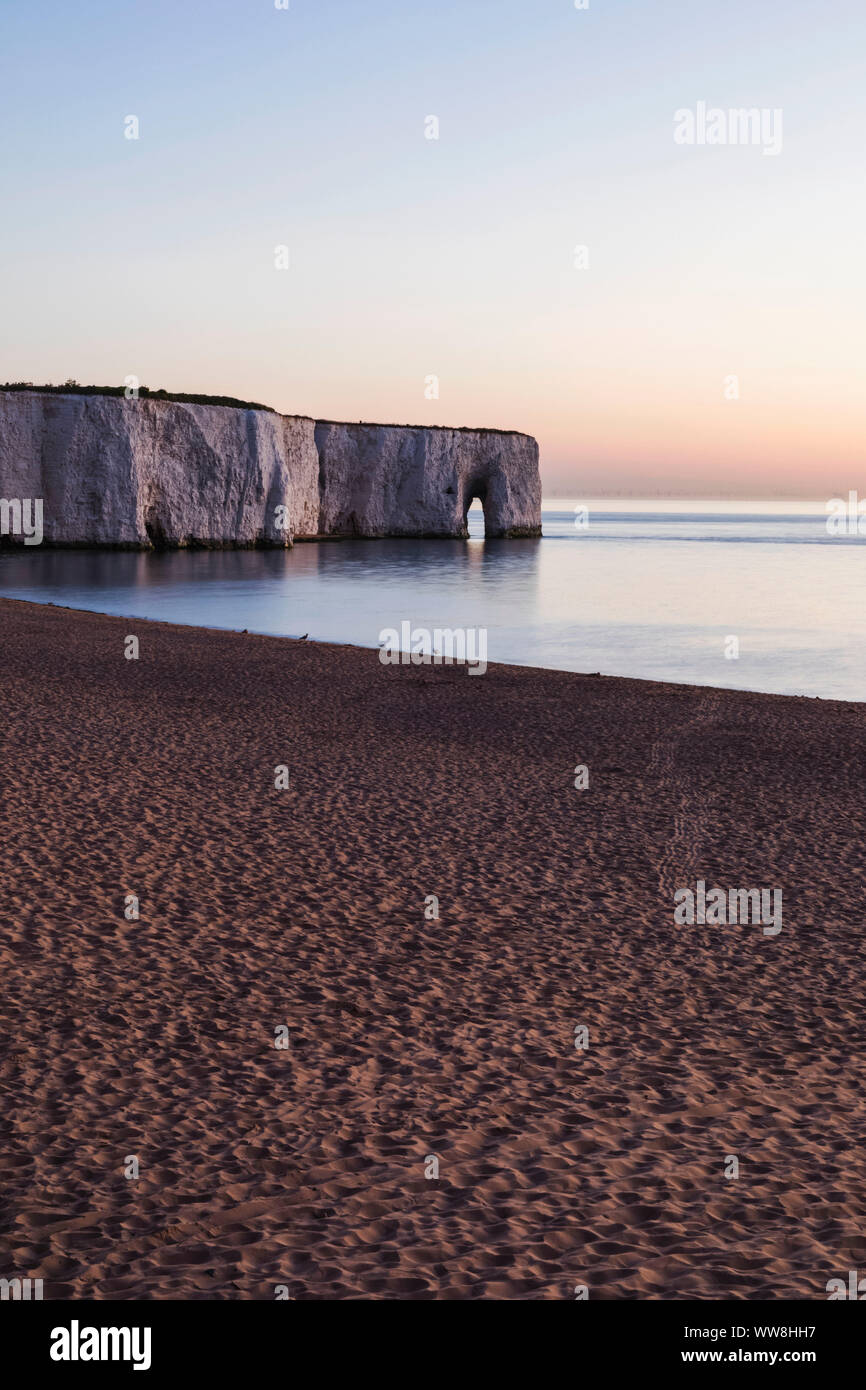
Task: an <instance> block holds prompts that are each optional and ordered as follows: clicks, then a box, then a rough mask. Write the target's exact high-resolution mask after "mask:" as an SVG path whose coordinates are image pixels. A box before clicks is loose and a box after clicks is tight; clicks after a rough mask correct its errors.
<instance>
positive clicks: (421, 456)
mask: <svg viewBox="0 0 866 1390" xmlns="http://www.w3.org/2000/svg"><path fill="white" fill-rule="evenodd" d="M316 444H317V446H318V450H319V463H320V482H321V489H320V490H321V510H320V530H321V531H322V532H323V533H325V534H328V535H356V536H465V535H466V534H467V531H466V513H467V511H468V510H469V504H470V502H471V501H472V499H473V498H475V497H478V498H480V500H481V502H482V504H483V506H484V516H485V531H486V534H487V535H488V536H540V535H541V480H540V478H539V473H538V445H537V444H536V442H535V440H534V439H531V438H530V437H529V435H526V434H506V433H502V432H499V431H496V430H457V429H438V428H425V427H424V426H421V425H418V426H410V425H406V426H403V425H345V424H331V423H330V422H327V421H320V422H319V424H317V425H316Z"/></svg>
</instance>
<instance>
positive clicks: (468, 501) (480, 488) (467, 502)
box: [463, 483, 491, 536]
mask: <svg viewBox="0 0 866 1390" xmlns="http://www.w3.org/2000/svg"><path fill="white" fill-rule="evenodd" d="M473 502H480V504H481V510H482V512H483V513H484V534H485V536H487V535H488V533H489V532H490V529H491V528H490V519H489V516H488V513H487V484H486V483H471V484H470V485H469V487H467V489H466V493H465V495H464V498H463V534H464V535H465V536H468V535H469V509H470V507H471V506H472V503H473Z"/></svg>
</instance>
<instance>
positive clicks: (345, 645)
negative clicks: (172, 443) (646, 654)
mask: <svg viewBox="0 0 866 1390" xmlns="http://www.w3.org/2000/svg"><path fill="white" fill-rule="evenodd" d="M327 539H344V538H343V537H337V538H334V537H328V538H327ZM5 603H14V604H21V605H23V606H26V607H32V608H55V609H57V610H59V611H60V612H63V613H85V614H88V615H90V616H92V617H95V618H112V619H115V620H116V621H118V622H121V621H122V622H127V623H133V622H134V623H146V624H148V625H149V626H151V627H167V628H177V629H178V630H180V631H183V632H209V633H225V634H231V633H234V634H235V635H236V636H238V637H267V638H269V639H272V640H273V641H276V642H301V641H303V642H305V643H307V642H308V643H309V644H310V645H311V646H312V645H315V646H321V647H336V648H339V649H340V650H346V649H348V650H350V651H357V652H365V653H367V652H375V651H377V650H378V648H377V647H361V646H358V645H357V643H355V642H336V641H325V640H324V639H320V638H315V637H296V636H294V635H292V634H290V633H283V632H257V631H255V630H254V629H252V628H238V627H207V626H205V625H204V624H202V623H178V622H170V621H169V620H168V619H165V618H142V617H140V616H139V615H137V614H135V613H107V612H106V611H105V610H104V609H102V608H75V607H72V606H71V605H69V604H66V603H57V602H55V601H54V600H53V599H45V600H42V601H40V600H37V599H29V598H27V599H25V598H10V597H9V595H8V594H0V605H2V604H5ZM464 664H465V663H461V662H457V661H455V662H453V663H452V664H451V665H450V666H449V665H447V664H446V663H445V662H442V663H441V667H442V668H444V669H445V670H459V669H460V667H461V666H463V665H464ZM429 665H430V666H431V667H433V668H434V669H435V663H432V662H431V663H429ZM487 667H488V670H495V668H497V667H502V669H503V670H506V671H525V672H538V673H539V674H540V675H546V674H550V675H561V676H575V677H577V678H579V679H588V680H605V681H615V682H617V683H620V682H621V683H623V684H630V685H647V686H660V687H663V688H666V689H673V690H690V691H706V692H708V693H713V692H717V693H719V694H730V695H750V696H754V695H760V696H762V697H763V698H765V699H767V700H808V701H816V700H818V701H820V702H821V703H822V704H825V705H841V706H843V707H849V706H850V707H851V708H854V709H857V708H859V707H860V706H861V705H864V704H866V696H864V698H863V700H840V699H837V698H836V697H835V696H829V695H805V694H792V693H789V692H785V693H781V692H779V691H774V690H753V689H751V688H748V689H747V688H744V687H743V686H739V685H694V684H691V683H690V682H688V681H663V680H652V679H651V678H650V677H648V676H615V675H610V674H609V673H608V672H605V671H570V670H565V669H564V668H563V667H561V666H524V665H521V664H520V663H518V662H509V661H489V662H488V663H487ZM416 669H418V670H424V669H427V667H426V665H425V666H420V667H417V668H416Z"/></svg>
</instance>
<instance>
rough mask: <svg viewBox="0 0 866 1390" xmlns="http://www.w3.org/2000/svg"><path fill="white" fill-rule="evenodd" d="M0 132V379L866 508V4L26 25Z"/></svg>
mask: <svg viewBox="0 0 866 1390" xmlns="http://www.w3.org/2000/svg"><path fill="white" fill-rule="evenodd" d="M700 103H703V104H704V107H705V109H707V110H709V111H712V110H714V109H718V110H720V111H721V112H722V113H723V114H724V113H727V112H728V111H730V110H734V109H737V108H757V109H758V110H760V111H766V112H767V113H768V114H767V118H766V119H767V120H768V121H769V120H770V118H771V117H772V113H781V115H780V116H778V115H777V116H776V117H772V119H774V120H777V119H778V121H779V122H780V123H779V124H778V125H777V126H774V127H773V131H774V132H775V134H774V138H773V139H772V140H771V139H770V138H769V137H770V133H771V128H770V126H769V125H768V126H767V127H766V128H765V132H766V134H765V135H760V136H757V135H756V138H755V140H754V142H753V143H736V144H735V143H733V141H732V139H731V136H732V134H734V133H735V131H734V130H733V128H732V127H731V126H730V124H728V126H727V127H725V126H724V124H722V126H721V127H719V124H718V122H717V123H716V133H717V134H718V131H719V129H720V128H721V130H722V134H723V135H725V133H726V132H727V134H726V143H718V142H716V143H713V144H710V143H706V142H704V143H698V142H697V139H698V131H699V127H698V115H697V113H698V110H699V104H700ZM678 112H679V113H683V112H688V113H693V114H694V130H695V143H691V144H688V143H678V141H677V139H676V138H675V135H676V133H677V131H678V130H679V132H680V134H681V135H682V134H683V131H684V130H685V129H686V126H685V123H684V122H685V118H684V117H683V116H682V115H680V116H677V114H676V113H678ZM129 117H135V118H136V120H137V122H138V131H137V134H138V138H137V139H130V138H127V136H128V134H129V133H130V132H132V131H134V126H133V125H131V123H130V121H129V119H128V118H129ZM431 117H435V118H436V120H437V121H438V138H435V139H433V138H428V136H430V135H431V134H435V133H436V131H435V127H434V126H433V124H432V122H431V120H430V118H431ZM0 120H2V129H3V151H2V189H3V216H2V219H0V305H2V331H0V380H31V381H35V382H45V381H54V382H62V381H64V380H66V379H67V378H70V377H72V378H74V379H76V380H78V381H80V382H84V383H89V382H93V383H98V384H117V385H120V384H122V383H123V382H124V380H125V379H126V378H127V377H128V376H134V377H136V378H137V379H138V380H139V381H140V382H141V383H142V384H145V385H148V386H150V387H152V388H158V387H165V388H166V389H169V390H176V391H192V392H208V393H214V394H228V395H233V396H239V397H242V398H244V399H251V400H257V401H262V402H264V403H266V404H268V405H271V406H274V407H275V408H276V409H278V410H282V411H285V412H289V413H292V412H294V413H298V414H306V415H313V416H317V417H327V418H332V419H348V420H356V419H357V420H374V421H394V422H398V423H418V424H428V423H429V424H445V425H479V426H480V425H483V426H488V427H495V428H503V429H518V430H524V431H526V432H528V433H530V434H533V435H535V436H536V437H537V438H538V440H539V443H540V446H541V459H542V476H543V480H544V485H545V490H546V491H547V492H548V493H550V492H562V493H568V494H571V495H587V496H589V495H600V494H601V495H609V494H622V495H629V494H634V495H640V496H648V495H656V494H660V495H665V494H668V493H670V494H675V495H676V494H678V495H694V496H716V495H721V496H752V497H797V496H809V497H815V498H825V497H830V496H844V495H846V494H847V492H848V490H849V488H857V487H858V486H859V488H860V490H861V492H862V493H866V467H864V449H863V441H864V437H866V393H864V390H863V382H864V367H866V293H864V270H863V260H864V252H863V241H864V226H863V224H864V213H866V192H864V189H866V173H864V155H863V148H864V135H866V10H864V7H863V6H862V3H860V0H858V2H857V3H855V2H854V0H838V2H837V3H834V2H833V0H830V3H824V4H821V5H818V4H817V3H808V2H807V0H785V2H784V3H783V0H761V3H760V4H758V3H756V0H729V3H726V4H720V3H718V0H687V2H686V0H643V2H642V3H636V0H589V3H588V8H585V9H577V8H576V6H575V3H574V0H289V8H288V9H283V8H277V6H276V4H275V3H274V0H207V2H206V3H205V0H183V3H179V0H171V3H168V2H167V0H146V2H145V0H110V3H109V2H108V0H75V3H74V4H69V3H63V2H62V0H44V3H39V4H34V3H32V2H31V0H3V4H2V6H0ZM776 135H779V136H781V139H776V138H775V136H776ZM771 145H772V146H776V145H779V146H780V148H778V149H777V150H775V152H772V151H771V152H769V153H767V152H766V151H767V150H768V149H769V148H770V147H771ZM277 248H286V250H285V251H277ZM578 248H584V250H582V251H581V250H579V249H578ZM286 261H288V268H282V266H283V264H284V263H285V262H286Z"/></svg>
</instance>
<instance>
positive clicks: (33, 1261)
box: [0, 600, 866, 1299]
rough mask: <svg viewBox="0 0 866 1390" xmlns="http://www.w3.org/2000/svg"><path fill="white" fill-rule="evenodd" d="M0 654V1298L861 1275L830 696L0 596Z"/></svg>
mask: <svg viewBox="0 0 866 1390" xmlns="http://www.w3.org/2000/svg"><path fill="white" fill-rule="evenodd" d="M128 633H135V634H137V635H138V637H139V639H140V643H141V652H140V659H139V660H138V661H127V660H125V659H124V654H123V653H124V637H125V635H126V634H128ZM0 651H2V687H0V689H2V695H0V709H2V719H0V793H2V796H0V873H2V884H0V889H2V891H0V922H2V928H0V969H2V1014H3V1017H2V1029H0V1186H2V1223H0V1237H2V1239H0V1275H2V1276H5V1277H10V1278H11V1277H13V1276H14V1275H18V1276H20V1277H25V1276H27V1275H29V1276H31V1277H42V1278H43V1279H44V1281H45V1297H46V1298H60V1299H63V1298H69V1297H73V1296H74V1297H82V1298H96V1299H111V1298H114V1299H149V1298H255V1299H272V1298H274V1296H275V1289H276V1288H277V1286H285V1289H286V1291H287V1293H288V1295H289V1296H290V1297H292V1298H297V1299H302V1298H346V1297H374V1298H408V1299H412V1298H421V1299H435V1298H439V1299H444V1298H448V1299H455V1298H458V1299H459V1298H464V1299H466V1298H468V1299H476V1298H529V1299H536V1298H543V1299H551V1298H552V1299H564V1298H565V1299H571V1298H574V1296H575V1293H574V1290H575V1286H577V1285H580V1284H585V1285H587V1286H588V1289H589V1296H590V1298H607V1299H617V1298H620V1299H622V1298H665V1299H682V1298H784V1297H795V1298H804V1299H824V1298H826V1291H825V1286H826V1282H827V1280H828V1279H830V1278H833V1277H843V1278H845V1277H847V1271H848V1270H849V1269H853V1268H858V1269H860V1270H861V1271H864V1270H866V1182H864V1176H866V1174H864V1163H866V1160H864V1144H863V1140H864V1134H866V1097H864V1087H863V1082H862V1075H863V1040H864V1032H866V1023H864V1017H866V1009H864V1005H866V981H864V974H866V971H864V952H863V938H864V931H866V922H864V916H866V914H864V906H863V899H862V898H861V897H860V893H861V891H862V890H864V888H866V874H864V858H863V836H864V821H866V801H864V790H863V789H864V773H866V707H864V706H862V705H854V704H843V703H840V702H831V701H820V700H811V699H791V698H786V697H779V696H765V695H750V694H744V693H741V692H727V691H718V690H706V689H696V688H689V687H683V686H672V685H659V684H652V683H649V682H640V681H626V680H616V679H606V678H601V677H592V676H578V675H573V674H568V673H559V672H548V671H538V670H530V669H523V668H515V667H503V666H491V667H490V668H489V670H488V672H487V674H486V675H484V676H483V677H470V676H468V675H467V674H466V672H465V670H461V669H459V668H453V667H452V668H448V667H441V668H430V667H420V668H411V667H409V668H403V667H385V666H381V665H380V664H379V662H378V659H377V655H376V653H375V652H371V651H363V650H360V649H356V648H349V647H335V646H325V645H318V644H313V643H299V642H292V641H287V640H284V639H279V638H263V637H255V636H248V635H241V634H236V633H220V632H213V631H204V630H200V629H193V628H181V627H175V626H169V625H160V624H151V623H145V622H140V621H138V620H131V619H114V618H107V617H102V616H98V615H93V614H82V613H73V612H71V611H69V610H65V609H60V608H50V607H38V606H34V605H30V604H25V603H17V602H15V603H13V602H9V601H6V600H0ZM280 764H286V765H287V766H288V768H289V777H290V786H289V789H288V790H278V789H277V788H276V787H275V785H274V778H275V767H276V766H277V765H280ZM577 764H587V765H588V768H589V778H590V784H589V787H588V788H587V789H585V790H578V789H576V788H575V786H574V768H575V766H576V765H577ZM698 879H704V880H706V882H707V884H708V886H710V885H715V884H719V885H721V886H722V887H725V888H727V887H729V886H741V887H752V886H764V887H768V888H781V889H782V890H783V894H784V921H783V929H782V931H781V932H780V933H779V934H778V935H777V936H775V937H767V936H765V935H764V934H763V933H762V931H761V929H760V927H758V926H754V925H749V926H732V927H701V926H694V927H689V926H677V925H675V924H674V916H673V910H674V904H673V895H674V892H675V891H676V890H677V889H678V888H681V887H685V886H691V887H694V886H695V883H696V881H697V880H698ZM130 894H134V895H137V896H138V897H139V898H140V919H139V920H138V921H128V920H126V917H125V915H124V904H125V899H126V896H127V895H130ZM428 895H436V896H437V897H438V899H439V910H440V915H439V919H438V920H429V919H428V918H426V917H425V900H426V899H427V898H428ZM281 1026H285V1027H286V1028H287V1029H288V1042H289V1046H288V1047H287V1048H286V1049H281V1048H280V1049H278V1048H276V1047H275V1046H274V1043H275V1039H276V1038H277V1037H278V1035H277V1033H276V1031H275V1030H277V1029H278V1028H279V1027H281ZM580 1026H585V1027H586V1028H587V1029H588V1030H589V1045H588V1047H587V1049H586V1050H584V1051H578V1050H576V1048H575V1028H576V1027H580ZM578 1036H579V1035H578ZM728 1155H735V1156H737V1157H738V1160H739V1170H740V1171H739V1177H738V1178H737V1179H735V1180H729V1179H726V1177H725V1171H726V1158H727V1156H728ZM131 1156H135V1157H136V1158H137V1160H138V1163H139V1176H138V1177H137V1178H132V1179H129V1178H127V1177H125V1176H124V1169H125V1167H127V1168H129V1159H130V1157H131ZM433 1158H435V1159H436V1160H438V1167H439V1176H438V1178H429V1177H427V1176H425V1173H426V1172H430V1171H432V1170H433V1169H434V1168H435V1165H434V1164H433V1162H432V1159H433ZM727 1166H728V1167H730V1165H729V1164H728V1165H727Z"/></svg>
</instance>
